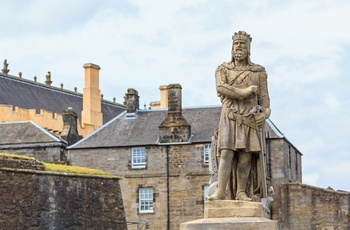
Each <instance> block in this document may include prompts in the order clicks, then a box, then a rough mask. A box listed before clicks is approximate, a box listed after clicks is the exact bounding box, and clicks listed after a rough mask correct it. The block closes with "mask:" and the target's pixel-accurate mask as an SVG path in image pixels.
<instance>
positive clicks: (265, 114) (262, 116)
mask: <svg viewBox="0 0 350 230" xmlns="http://www.w3.org/2000/svg"><path fill="white" fill-rule="evenodd" d="M270 113H271V110H270V109H269V108H265V109H263V110H262V111H261V112H260V113H256V114H254V118H255V122H256V125H257V126H258V127H259V128H261V127H262V126H263V125H264V122H265V120H266V119H267V118H269V116H270Z"/></svg>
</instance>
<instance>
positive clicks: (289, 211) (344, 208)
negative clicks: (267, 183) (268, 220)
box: [275, 183, 350, 230]
mask: <svg viewBox="0 0 350 230" xmlns="http://www.w3.org/2000/svg"><path fill="white" fill-rule="evenodd" d="M280 194H281V196H280V197H279V198H277V197H276V198H277V199H276V200H275V202H278V203H279V204H280V205H277V206H279V207H280V208H279V209H278V211H277V212H278V213H279V218H278V219H277V220H278V221H279V222H280V223H283V225H284V227H286V228H287V229H293V230H298V229H300V230H302V229H303V230H304V229H312V230H318V229H320V230H321V229H322V230H323V229H327V230H348V229H350V193H349V192H340V191H333V190H331V189H322V188H317V187H313V186H309V185H305V184H300V183H289V184H283V185H281V186H280Z"/></svg>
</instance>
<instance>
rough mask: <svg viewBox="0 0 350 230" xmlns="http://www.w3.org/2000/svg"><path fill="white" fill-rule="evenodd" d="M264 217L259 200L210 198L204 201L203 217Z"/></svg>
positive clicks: (265, 215)
mask: <svg viewBox="0 0 350 230" xmlns="http://www.w3.org/2000/svg"><path fill="white" fill-rule="evenodd" d="M225 217H265V218H267V214H266V213H265V212H264V211H263V208H262V204H261V203H260V202H249V201H238V200H212V201H207V202H206V203H205V210H204V218H225Z"/></svg>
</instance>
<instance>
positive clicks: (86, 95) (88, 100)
mask: <svg viewBox="0 0 350 230" xmlns="http://www.w3.org/2000/svg"><path fill="white" fill-rule="evenodd" d="M83 67H84V69H85V83H84V89H83V111H82V112H81V120H82V126H84V124H89V125H94V126H95V127H96V128H98V127H101V126H102V122H103V118H102V112H101V92H100V86H99V85H100V82H99V81H100V80H99V71H100V69H101V68H100V67H99V66H98V65H95V64H92V63H87V64H84V66H83Z"/></svg>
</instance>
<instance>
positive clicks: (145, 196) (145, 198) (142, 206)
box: [139, 188, 153, 213]
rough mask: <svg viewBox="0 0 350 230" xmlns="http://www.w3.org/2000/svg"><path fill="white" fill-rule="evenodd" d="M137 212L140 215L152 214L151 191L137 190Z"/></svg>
mask: <svg viewBox="0 0 350 230" xmlns="http://www.w3.org/2000/svg"><path fill="white" fill-rule="evenodd" d="M139 211H140V213H150V212H153V189H152V188H140V189H139Z"/></svg>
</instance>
